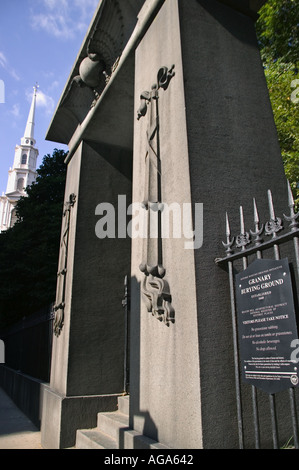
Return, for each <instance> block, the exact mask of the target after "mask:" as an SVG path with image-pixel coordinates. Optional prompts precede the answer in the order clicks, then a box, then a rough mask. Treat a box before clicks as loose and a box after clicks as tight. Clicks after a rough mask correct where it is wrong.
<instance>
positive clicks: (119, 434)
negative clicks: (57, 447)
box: [76, 396, 169, 450]
mask: <svg viewBox="0 0 299 470" xmlns="http://www.w3.org/2000/svg"><path fill="white" fill-rule="evenodd" d="M129 405H130V397H129V396H121V397H118V411H113V412H107V413H106V412H102V413H98V420H97V428H95V429H83V430H82V429H80V430H78V431H77V439H76V449H160V450H162V449H169V447H166V446H165V445H163V444H160V442H157V441H154V440H153V439H150V438H149V437H147V436H144V435H143V434H140V433H139V432H137V431H134V430H133V429H131V428H130V427H129Z"/></svg>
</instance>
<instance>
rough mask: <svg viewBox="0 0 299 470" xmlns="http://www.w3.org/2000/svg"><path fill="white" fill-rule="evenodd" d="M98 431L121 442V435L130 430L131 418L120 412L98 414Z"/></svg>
mask: <svg viewBox="0 0 299 470" xmlns="http://www.w3.org/2000/svg"><path fill="white" fill-rule="evenodd" d="M97 424H98V426H97V429H98V430H99V431H101V432H103V433H104V434H108V436H111V437H112V439H115V440H116V442H117V443H118V442H119V438H120V435H121V433H123V432H124V431H125V430H128V429H129V416H128V415H125V414H123V413H120V412H119V411H113V412H110V413H98V421H97Z"/></svg>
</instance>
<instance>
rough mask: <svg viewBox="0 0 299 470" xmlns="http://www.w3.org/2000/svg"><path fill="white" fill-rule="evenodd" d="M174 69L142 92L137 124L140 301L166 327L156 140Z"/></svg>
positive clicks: (168, 310) (168, 309)
mask: <svg viewBox="0 0 299 470" xmlns="http://www.w3.org/2000/svg"><path fill="white" fill-rule="evenodd" d="M174 67H175V66H174V65H173V66H172V67H171V68H170V69H168V68H167V67H161V68H160V69H159V71H158V75H157V82H156V83H155V84H154V85H153V86H152V88H151V91H144V92H143V93H142V94H141V96H140V107H139V109H138V113H137V114H138V120H140V119H141V118H142V117H144V116H145V115H146V114H147V115H148V121H147V149H146V155H145V184H144V201H143V207H144V208H145V210H146V214H147V224H146V226H147V239H145V240H144V249H143V252H144V253H143V256H144V259H143V260H142V261H143V262H142V263H141V264H140V270H141V272H142V273H144V278H143V283H142V287H141V290H142V297H143V301H144V302H145V304H146V307H147V310H148V312H151V313H152V315H153V316H154V317H156V318H157V319H158V320H159V321H161V322H164V323H165V324H166V325H167V326H169V324H170V323H174V321H175V320H174V317H175V311H174V308H173V306H172V303H171V302H172V299H171V293H170V288H169V284H168V282H167V281H166V279H165V274H166V269H165V268H164V267H163V264H162V263H163V261H162V255H163V253H162V252H163V247H162V237H161V212H162V211H163V204H162V171H161V155H160V136H159V97H160V96H159V90H160V89H161V88H162V89H163V90H164V91H166V90H167V88H168V86H169V84H170V81H171V79H172V78H173V77H174V75H175V72H174ZM151 211H152V212H153V213H155V214H156V215H157V219H158V221H157V222H158V223H157V226H158V232H159V233H158V236H157V237H151V233H152V231H151V224H152V223H153V220H152V217H151Z"/></svg>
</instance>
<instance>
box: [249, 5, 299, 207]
mask: <svg viewBox="0 0 299 470" xmlns="http://www.w3.org/2000/svg"><path fill="white" fill-rule="evenodd" d="M256 29H257V36H258V40H259V44H260V50H261V56H262V60H263V64H264V68H265V75H266V79H267V83H268V88H269V94H270V99H271V104H272V109H273V114H274V120H275V124H276V128H277V133H278V139H279V143H280V147H281V153H282V158H283V162H284V168H285V173H286V177H287V178H288V180H289V181H290V183H291V187H292V190H293V194H294V197H295V201H296V204H297V207H298V206H299V187H298V183H299V99H298V98H299V2H298V0H268V1H267V3H266V4H265V5H264V6H263V7H262V9H261V10H260V17H259V20H258V21H257V25H256Z"/></svg>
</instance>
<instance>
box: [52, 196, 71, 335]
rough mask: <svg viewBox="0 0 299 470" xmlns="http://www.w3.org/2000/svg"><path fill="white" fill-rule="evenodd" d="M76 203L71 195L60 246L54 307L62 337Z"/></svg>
mask: <svg viewBox="0 0 299 470" xmlns="http://www.w3.org/2000/svg"><path fill="white" fill-rule="evenodd" d="M75 202H76V195H75V194H71V195H70V197H69V200H68V201H67V202H66V203H65V205H64V207H65V208H64V211H63V229H62V237H61V245H60V258H59V271H58V273H57V294H56V304H55V306H54V312H55V319H54V334H55V336H57V337H58V336H60V333H61V330H62V328H63V323H64V308H65V287H66V275H67V260H68V246H69V231H70V219H71V210H72V208H73V207H74V205H75Z"/></svg>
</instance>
